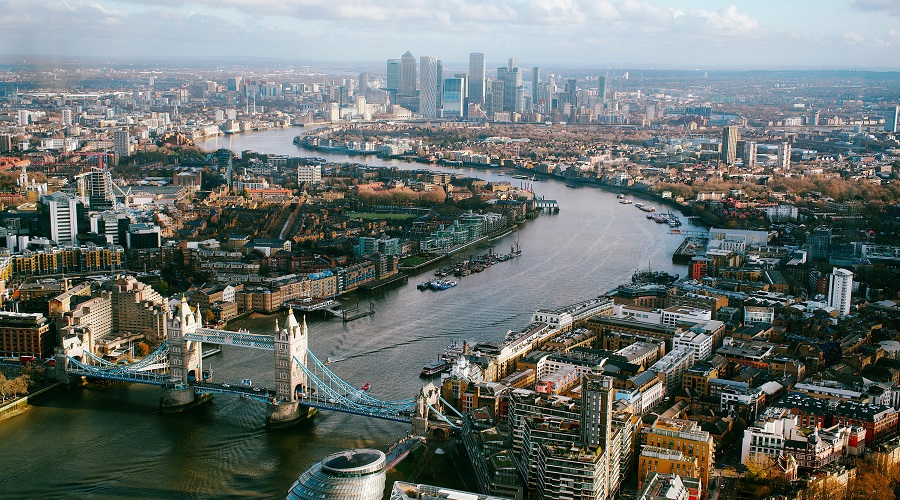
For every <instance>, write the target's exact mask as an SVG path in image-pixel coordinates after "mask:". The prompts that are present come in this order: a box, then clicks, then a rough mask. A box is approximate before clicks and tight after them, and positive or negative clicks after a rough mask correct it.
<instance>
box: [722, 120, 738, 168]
mask: <svg viewBox="0 0 900 500" xmlns="http://www.w3.org/2000/svg"><path fill="white" fill-rule="evenodd" d="M740 135H741V134H740V132H739V131H738V128H737V127H736V126H734V125H728V126H726V127H722V161H723V162H724V163H725V164H726V165H734V160H735V159H737V143H738V139H740Z"/></svg>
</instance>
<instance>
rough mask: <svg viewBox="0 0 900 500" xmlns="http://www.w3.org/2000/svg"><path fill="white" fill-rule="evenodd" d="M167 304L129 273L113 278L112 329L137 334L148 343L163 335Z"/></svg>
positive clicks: (167, 309)
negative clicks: (114, 279) (142, 336)
mask: <svg viewBox="0 0 900 500" xmlns="http://www.w3.org/2000/svg"><path fill="white" fill-rule="evenodd" d="M168 314H169V305H168V303H167V302H166V300H165V299H164V298H163V297H162V296H161V295H160V294H159V293H157V292H156V290H154V289H153V288H151V287H150V286H149V285H146V284H144V283H141V282H140V281H138V280H137V279H135V278H134V277H132V276H127V277H125V278H120V279H118V280H116V282H115V284H114V288H113V290H112V315H113V330H114V331H116V332H117V333H120V334H124V333H139V334H142V335H144V337H145V338H146V339H147V340H149V341H151V342H158V341H162V340H163V339H165V338H166V335H167V328H166V318H167V316H168Z"/></svg>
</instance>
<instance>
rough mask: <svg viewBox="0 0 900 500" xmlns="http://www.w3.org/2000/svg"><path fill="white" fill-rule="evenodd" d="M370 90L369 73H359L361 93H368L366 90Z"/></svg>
mask: <svg viewBox="0 0 900 500" xmlns="http://www.w3.org/2000/svg"><path fill="white" fill-rule="evenodd" d="M367 90H369V74H368V73H360V74H359V92H358V94H359V95H366V91H367Z"/></svg>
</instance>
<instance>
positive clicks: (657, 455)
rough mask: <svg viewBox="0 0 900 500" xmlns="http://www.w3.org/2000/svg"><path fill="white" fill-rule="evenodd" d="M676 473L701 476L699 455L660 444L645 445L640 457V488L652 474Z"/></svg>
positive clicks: (694, 476)
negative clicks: (694, 455) (692, 454)
mask: <svg viewBox="0 0 900 500" xmlns="http://www.w3.org/2000/svg"><path fill="white" fill-rule="evenodd" d="M657 474H676V475H678V476H685V477H691V478H697V479H698V480H699V478H700V464H699V461H698V460H697V457H691V456H688V455H686V454H685V453H683V452H681V451H679V450H672V449H668V448H663V447H659V446H649V445H644V446H642V447H641V454H640V456H639V457H638V488H642V487H643V486H644V484H645V482H646V481H648V480H650V478H651V476H654V475H657Z"/></svg>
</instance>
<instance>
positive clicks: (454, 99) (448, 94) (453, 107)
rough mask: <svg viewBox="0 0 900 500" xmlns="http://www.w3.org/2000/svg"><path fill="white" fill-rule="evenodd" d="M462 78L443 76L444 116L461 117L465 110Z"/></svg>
mask: <svg viewBox="0 0 900 500" xmlns="http://www.w3.org/2000/svg"><path fill="white" fill-rule="evenodd" d="M464 81H465V80H464V79H463V78H444V98H443V101H444V118H462V116H463V113H464V111H465V99H464V95H465V89H464V88H463V85H464Z"/></svg>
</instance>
